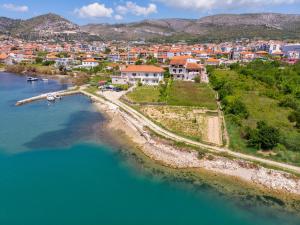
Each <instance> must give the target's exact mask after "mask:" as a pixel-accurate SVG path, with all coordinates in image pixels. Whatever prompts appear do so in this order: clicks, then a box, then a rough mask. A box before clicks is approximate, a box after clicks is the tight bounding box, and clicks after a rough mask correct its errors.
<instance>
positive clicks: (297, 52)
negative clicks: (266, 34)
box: [282, 44, 300, 60]
mask: <svg viewBox="0 0 300 225" xmlns="http://www.w3.org/2000/svg"><path fill="white" fill-rule="evenodd" d="M282 52H283V54H284V56H286V57H287V58H288V59H292V60H298V59H300V44H288V45H285V46H283V50H282Z"/></svg>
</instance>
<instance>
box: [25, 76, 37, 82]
mask: <svg viewBox="0 0 300 225" xmlns="http://www.w3.org/2000/svg"><path fill="white" fill-rule="evenodd" d="M37 80H38V78H36V77H27V81H28V82H32V81H37Z"/></svg>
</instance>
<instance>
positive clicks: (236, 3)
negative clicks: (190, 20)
mask: <svg viewBox="0 0 300 225" xmlns="http://www.w3.org/2000/svg"><path fill="white" fill-rule="evenodd" d="M155 1H157V2H161V3H164V4H165V5H167V6H171V7H176V8H183V9H192V10H201V11H208V10H213V9H222V8H231V9H234V8H245V7H251V8H258V7H261V6H274V5H287V4H293V3H297V2H300V1H299V0H155Z"/></svg>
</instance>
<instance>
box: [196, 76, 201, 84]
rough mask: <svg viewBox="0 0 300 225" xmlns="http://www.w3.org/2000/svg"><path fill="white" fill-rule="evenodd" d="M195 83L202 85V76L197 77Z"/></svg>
mask: <svg viewBox="0 0 300 225" xmlns="http://www.w3.org/2000/svg"><path fill="white" fill-rule="evenodd" d="M194 81H195V83H198V84H199V83H200V82H201V79H200V76H196V77H195V78H194Z"/></svg>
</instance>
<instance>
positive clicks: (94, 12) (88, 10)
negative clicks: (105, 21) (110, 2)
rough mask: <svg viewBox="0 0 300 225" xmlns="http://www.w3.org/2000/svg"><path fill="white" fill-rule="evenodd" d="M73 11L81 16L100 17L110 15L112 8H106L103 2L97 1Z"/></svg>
mask: <svg viewBox="0 0 300 225" xmlns="http://www.w3.org/2000/svg"><path fill="white" fill-rule="evenodd" d="M74 12H75V13H76V14H77V15H79V16H80V17H82V18H100V17H111V16H112V14H113V12H114V10H113V9H112V8H106V6H105V5H104V4H100V3H98V2H95V3H92V4H89V5H86V6H82V7H81V8H80V9H75V10H74Z"/></svg>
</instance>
